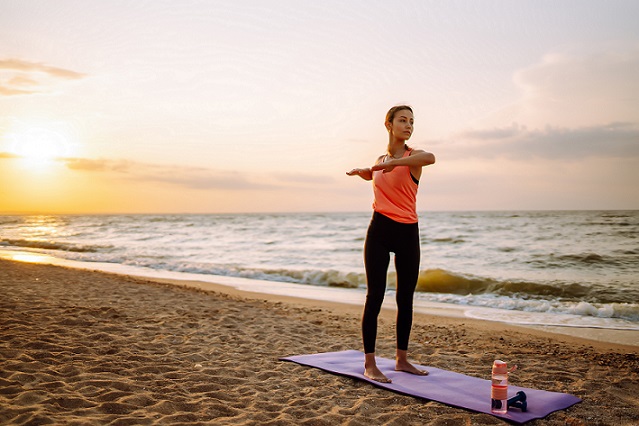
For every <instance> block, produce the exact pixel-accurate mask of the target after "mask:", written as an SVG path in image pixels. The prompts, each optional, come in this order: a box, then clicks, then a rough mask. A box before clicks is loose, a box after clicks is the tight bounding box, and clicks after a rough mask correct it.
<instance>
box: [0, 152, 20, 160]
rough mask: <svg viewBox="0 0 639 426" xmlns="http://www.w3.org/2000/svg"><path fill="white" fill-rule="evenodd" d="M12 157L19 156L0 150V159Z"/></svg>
mask: <svg viewBox="0 0 639 426" xmlns="http://www.w3.org/2000/svg"><path fill="white" fill-rule="evenodd" d="M13 158H20V156H19V155H16V154H12V153H10V152H0V160H6V159H13Z"/></svg>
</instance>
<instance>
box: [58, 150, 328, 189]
mask: <svg viewBox="0 0 639 426" xmlns="http://www.w3.org/2000/svg"><path fill="white" fill-rule="evenodd" d="M61 161H63V162H64V163H65V165H66V166H67V168H69V169H70V170H74V171H77V172H102V173H112V174H116V175H119V176H121V177H123V178H126V179H131V180H134V181H139V182H160V183H166V184H170V185H176V186H180V187H184V188H189V189H201V190H212V189H218V190H266V189H268V190H278V189H286V188H290V186H291V183H293V184H296V185H295V186H299V185H314V186H317V185H319V184H327V183H331V182H332V180H331V179H330V178H328V179H327V178H322V177H319V176H314V175H304V174H291V175H287V174H284V173H276V174H272V175H260V176H254V175H249V174H246V173H240V172H236V171H228V170H213V169H207V168H203V167H189V166H178V165H159V164H148V163H141V162H136V161H128V160H110V159H87V158H63V159H61Z"/></svg>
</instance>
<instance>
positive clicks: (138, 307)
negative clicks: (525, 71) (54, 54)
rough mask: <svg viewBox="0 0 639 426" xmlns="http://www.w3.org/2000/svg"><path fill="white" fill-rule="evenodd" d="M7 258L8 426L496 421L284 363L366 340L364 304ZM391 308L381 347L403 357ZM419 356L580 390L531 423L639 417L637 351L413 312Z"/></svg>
mask: <svg viewBox="0 0 639 426" xmlns="http://www.w3.org/2000/svg"><path fill="white" fill-rule="evenodd" d="M183 284H185V283H179V282H173V283H169V282H166V281H165V282H160V280H149V279H142V278H135V277H129V276H122V275H115V274H107V273H102V272H93V271H84V270H77V269H69V268H64V267H59V266H52V265H39V264H29V263H18V262H11V261H6V260H0V285H1V289H2V290H1V291H2V296H1V297H0V423H1V424H113V425H127V424H142V425H144V424H172V425H173V424H229V425H231V424H233V425H238V424H240V425H241V424H245V425H252V424H260V425H299V424H307V425H335V424H345V425H367V426H370V425H376V424H392V425H410V424H420V425H471V424H472V425H489V424H506V423H505V422H504V421H502V420H500V419H498V418H495V417H493V416H490V415H487V414H479V413H474V412H470V411H467V410H463V409H458V408H453V407H449V406H446V405H443V404H440V403H436V402H432V401H425V400H421V399H417V398H412V397H408V396H403V395H398V394H394V393H391V392H388V391H385V390H382V389H379V388H376V387H374V386H371V385H370V384H367V383H364V382H360V381H356V380H353V379H350V378H345V377H341V376H335V375H331V374H328V373H324V372H321V371H319V370H317V369H311V368H306V367H302V366H299V365H296V364H293V363H289V362H282V361H279V358H280V357H283V356H288V355H298V354H305V353H315V352H326V351H339V350H347V349H356V350H361V339H360V330H359V318H360V310H361V308H360V307H358V306H354V305H348V304H339V303H332V302H322V301H313V300H305V299H297V298H294V297H285V296H276V295H262V294H258V293H246V292H242V291H239V290H235V289H232V288H229V287H225V286H215V289H214V291H204V290H201V289H197V288H194V287H189V286H185V285H183ZM394 343H395V342H394V313H393V312H392V311H390V310H386V311H384V312H383V313H382V315H381V318H380V329H379V338H378V355H379V356H384V357H393V355H394ZM410 353H411V359H412V360H414V361H415V362H416V363H418V364H422V365H432V366H434V367H438V368H444V369H448V370H452V371H456V372H459V373H464V374H468V375H471V376H476V377H482V378H488V376H489V374H490V367H491V364H492V361H493V360H494V359H496V358H500V359H504V360H506V361H508V362H509V363H516V364H518V366H519V370H518V371H517V372H516V373H515V374H513V375H512V377H511V382H512V383H513V384H516V385H518V386H524V387H531V388H538V389H544V390H549V391H554V392H567V393H571V394H573V395H576V396H578V397H580V398H582V399H583V402H581V403H579V404H577V405H575V406H573V407H571V408H569V409H567V410H564V411H559V412H556V413H553V414H551V415H550V416H549V417H547V418H546V419H543V420H539V421H534V422H531V423H529V424H533V425H636V424H639V348H638V347H637V346H633V345H629V344H627V345H623V344H614V343H609V342H605V341H602V340H601V339H600V340H588V339H583V338H579V337H575V336H568V335H562V334H551V333H548V332H546V331H544V330H540V329H537V328H524V327H516V326H510V325H505V324H500V323H494V322H487V321H480V320H470V319H467V318H451V317H443V316H434V315H427V314H418V315H416V316H415V323H414V327H413V333H412V337H411V348H410Z"/></svg>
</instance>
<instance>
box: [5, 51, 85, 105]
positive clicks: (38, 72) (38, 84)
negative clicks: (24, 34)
mask: <svg viewBox="0 0 639 426" xmlns="http://www.w3.org/2000/svg"><path fill="white" fill-rule="evenodd" d="M84 77H86V74H83V73H79V72H76V71H72V70H68V69H64V68H58V67H54V66H49V65H45V64H41V63H37V62H29V61H23V60H20V59H0V96H15V95H30V94H34V93H41V92H44V91H46V90H48V88H49V87H50V86H51V85H53V84H56V83H58V82H59V81H61V80H79V79H82V78H84ZM25 87H26V88H25Z"/></svg>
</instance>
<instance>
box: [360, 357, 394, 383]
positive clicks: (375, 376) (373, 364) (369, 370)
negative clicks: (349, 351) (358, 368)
mask: <svg viewBox="0 0 639 426" xmlns="http://www.w3.org/2000/svg"><path fill="white" fill-rule="evenodd" d="M364 359H365V361H364V376H366V377H368V378H369V379H371V380H375V381H376V382H380V383H391V380H390V379H389V378H388V377H386V376H384V373H382V372H381V371H380V370H379V368H377V361H376V360H375V352H371V353H368V354H366V355H364Z"/></svg>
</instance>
